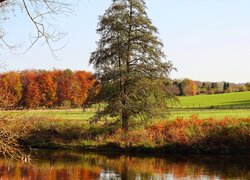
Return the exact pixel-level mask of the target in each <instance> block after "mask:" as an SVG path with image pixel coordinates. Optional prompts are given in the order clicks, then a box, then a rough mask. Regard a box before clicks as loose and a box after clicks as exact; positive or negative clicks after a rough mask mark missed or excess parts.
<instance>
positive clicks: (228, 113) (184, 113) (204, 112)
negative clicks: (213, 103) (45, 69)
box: [0, 109, 250, 120]
mask: <svg viewBox="0 0 250 180" xmlns="http://www.w3.org/2000/svg"><path fill="white" fill-rule="evenodd" d="M0 113H2V114H3V113H15V114H18V115H19V114H20V115H21V114H22V115H24V116H36V117H49V118H59V119H63V120H88V119H89V118H91V117H92V116H93V115H94V112H88V111H87V112H83V111H81V110H80V109H79V110H73V111H67V110H65V111H63V110H43V111H41V110H38V111H35V110H32V111H11V112H6V111H5V112H0ZM192 115H198V116H199V117H200V118H208V117H213V118H223V117H236V118H244V117H250V110H248V109H174V110H171V115H170V116H169V119H174V118H176V117H183V118H188V117H190V116H192Z"/></svg>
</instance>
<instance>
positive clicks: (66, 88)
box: [0, 69, 98, 109]
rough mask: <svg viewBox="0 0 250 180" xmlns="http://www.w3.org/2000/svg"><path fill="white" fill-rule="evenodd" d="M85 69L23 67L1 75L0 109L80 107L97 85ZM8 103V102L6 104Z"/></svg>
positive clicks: (92, 76)
mask: <svg viewBox="0 0 250 180" xmlns="http://www.w3.org/2000/svg"><path fill="white" fill-rule="evenodd" d="M96 85H97V82H96V79H95V77H94V75H93V74H92V73H90V72H86V71H74V72H73V71H71V70H69V69H67V70H52V71H44V70H26V71H21V72H17V71H12V72H7V73H2V74H0V97H1V98H0V108H4V109H16V108H27V109H34V108H39V107H46V108H52V107H68V108H70V107H82V106H83V105H84V103H85V102H86V100H87V99H88V97H89V95H90V94H91V93H93V92H95V91H96V90H97V89H98V88H96V87H95V86H96ZM5 102H8V103H5Z"/></svg>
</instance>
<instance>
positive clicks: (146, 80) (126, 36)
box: [90, 0, 173, 131]
mask: <svg viewBox="0 0 250 180" xmlns="http://www.w3.org/2000/svg"><path fill="white" fill-rule="evenodd" d="M145 9H146V6H145V2H144V1H143V0H113V2H112V4H111V6H110V7H109V8H108V9H107V10H106V12H105V14H104V15H103V16H102V17H100V22H99V26H98V29H97V32H98V34H99V35H100V40H99V42H98V47H97V49H96V51H94V52H93V53H92V55H91V58H90V64H93V65H94V68H95V70H96V77H97V78H98V80H99V81H100V86H101V89H100V92H99V95H98V96H97V98H98V99H99V100H101V101H104V102H106V103H107V106H106V107H105V108H104V110H102V111H100V112H99V113H98V115H99V116H101V117H103V116H111V117H117V118H118V119H120V120H121V122H122V127H123V129H124V130H126V131H127V130H128V128H129V123H130V122H131V121H132V120H133V119H134V118H136V117H141V119H144V120H145V119H150V118H151V117H153V116H156V115H162V116H165V115H166V111H167V108H168V106H167V102H168V101H169V100H172V99H173V96H172V94H169V93H168V91H167V89H166V86H165V85H164V82H165V80H166V79H167V78H168V77H169V73H170V71H171V70H172V69H173V67H172V64H171V63H170V62H167V61H163V59H165V55H164V53H163V51H162V47H163V44H162V42H161V41H160V40H159V38H158V37H157V34H158V31H157V28H156V27H155V26H153V24H152V22H151V20H150V19H149V18H148V16H147V13H146V11H145Z"/></svg>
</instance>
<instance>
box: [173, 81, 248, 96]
mask: <svg viewBox="0 0 250 180" xmlns="http://www.w3.org/2000/svg"><path fill="white" fill-rule="evenodd" d="M168 88H169V89H170V91H171V92H173V93H174V94H176V95H178V96H194V95H199V94H222V93H231V92H244V91H250V83H238V84H237V83H229V82H202V81H194V80H191V79H187V78H185V79H182V80H171V81H170V82H169V84H168Z"/></svg>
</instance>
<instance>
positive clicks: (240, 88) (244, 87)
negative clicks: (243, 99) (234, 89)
mask: <svg viewBox="0 0 250 180" xmlns="http://www.w3.org/2000/svg"><path fill="white" fill-rule="evenodd" d="M238 90H239V92H245V91H247V86H245V85H243V86H240V87H239V89H238Z"/></svg>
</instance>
